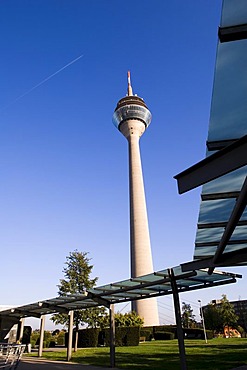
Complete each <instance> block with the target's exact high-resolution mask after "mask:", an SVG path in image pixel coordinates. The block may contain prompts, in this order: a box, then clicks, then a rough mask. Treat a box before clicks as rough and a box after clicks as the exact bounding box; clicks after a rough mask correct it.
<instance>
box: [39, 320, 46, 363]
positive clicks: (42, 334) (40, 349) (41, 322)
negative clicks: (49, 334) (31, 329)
mask: <svg viewBox="0 0 247 370" xmlns="http://www.w3.org/2000/svg"><path fill="white" fill-rule="evenodd" d="M39 331H40V337H39V351H38V357H41V356H42V352H43V342H44V331H45V315H43V316H41V317H40V329H39Z"/></svg>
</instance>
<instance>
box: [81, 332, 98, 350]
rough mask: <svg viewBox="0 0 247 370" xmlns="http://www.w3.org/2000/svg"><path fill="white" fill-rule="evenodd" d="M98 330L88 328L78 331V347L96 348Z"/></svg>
mask: <svg viewBox="0 0 247 370" xmlns="http://www.w3.org/2000/svg"><path fill="white" fill-rule="evenodd" d="M99 332H100V329H98V328H88V329H82V330H79V331H78V347H79V348H84V347H97V345H98V337H99Z"/></svg>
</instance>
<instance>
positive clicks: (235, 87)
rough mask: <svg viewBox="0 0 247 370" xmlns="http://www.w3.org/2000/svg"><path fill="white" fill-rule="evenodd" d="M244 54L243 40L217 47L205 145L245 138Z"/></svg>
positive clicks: (246, 43) (245, 42) (246, 62)
mask: <svg viewBox="0 0 247 370" xmlns="http://www.w3.org/2000/svg"><path fill="white" fill-rule="evenodd" d="M246 8H247V6H246ZM246 51H247V40H240V41H234V42H227V43H223V44H219V45H218V53H217V62H216V71H215V80H214V88H213V97H212V104H211V115H210V124H209V134H208V141H218V140H228V139H237V138H240V137H242V136H243V135H245V134H247V125H246V119H247V104H246V81H247V68H246V65H247V52H246Z"/></svg>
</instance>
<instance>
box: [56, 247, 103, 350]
mask: <svg viewBox="0 0 247 370" xmlns="http://www.w3.org/2000/svg"><path fill="white" fill-rule="evenodd" d="M87 255H88V253H87V252H79V251H78V250H75V251H74V252H70V253H69V256H67V257H66V262H65V265H66V266H65V267H64V269H63V273H64V279H60V284H59V285H58V289H59V290H58V295H59V296H68V295H70V294H83V293H84V292H85V291H86V290H88V289H90V288H93V287H94V286H95V284H96V282H97V280H98V278H97V277H95V278H93V279H92V278H90V275H91V272H92V269H93V265H91V264H90V258H88V257H87ZM104 313H105V308H104V307H95V308H88V309H84V310H77V311H75V312H74V326H75V330H76V332H78V330H79V327H80V325H83V324H88V325H89V326H91V327H95V326H97V325H98V324H97V320H98V317H99V316H100V315H103V314H104ZM51 320H52V321H53V322H54V323H55V324H62V325H66V326H68V321H69V320H68V315H66V314H63V313H57V314H54V315H53V316H52V318H51ZM76 337H77V336H76ZM75 347H76V345H75ZM75 349H76V348H75Z"/></svg>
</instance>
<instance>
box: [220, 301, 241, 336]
mask: <svg viewBox="0 0 247 370" xmlns="http://www.w3.org/2000/svg"><path fill="white" fill-rule="evenodd" d="M220 312H221V316H222V321H223V328H225V327H227V331H228V336H230V335H229V331H230V330H229V329H230V327H232V328H236V327H237V326H238V324H237V321H238V316H237V315H236V314H235V310H234V307H233V305H232V304H231V303H230V302H229V301H228V299H227V297H226V295H225V294H222V298H221V300H220Z"/></svg>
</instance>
